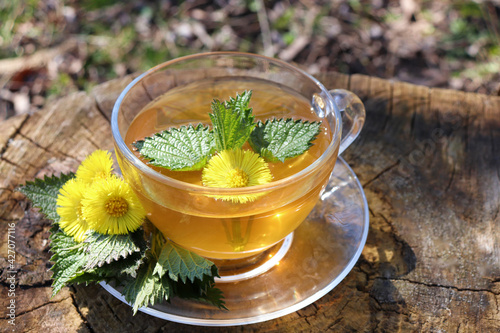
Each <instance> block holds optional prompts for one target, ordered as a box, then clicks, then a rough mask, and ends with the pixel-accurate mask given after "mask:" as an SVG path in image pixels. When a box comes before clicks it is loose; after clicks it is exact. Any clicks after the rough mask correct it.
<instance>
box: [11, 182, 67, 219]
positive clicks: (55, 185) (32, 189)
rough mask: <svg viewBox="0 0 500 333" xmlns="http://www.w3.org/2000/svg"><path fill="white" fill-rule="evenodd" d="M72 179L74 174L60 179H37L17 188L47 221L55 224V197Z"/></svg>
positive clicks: (57, 216) (56, 216) (56, 217)
mask: <svg viewBox="0 0 500 333" xmlns="http://www.w3.org/2000/svg"><path fill="white" fill-rule="evenodd" d="M73 177H75V174H74V173H70V174H67V175H66V174H61V176H60V177H56V176H51V177H48V176H45V177H44V179H38V178H37V179H35V180H34V181H32V182H26V185H21V186H19V187H18V190H19V191H20V192H21V193H23V194H24V195H26V196H27V197H28V199H30V200H31V202H32V203H33V206H34V207H38V208H40V209H41V211H42V213H43V214H45V216H46V217H47V218H48V219H50V220H52V221H53V222H54V223H57V222H59V215H58V214H57V212H56V208H57V205H56V202H57V195H58V194H59V190H60V189H61V187H62V186H63V185H64V184H65V183H66V182H67V181H68V180H70V179H71V178H73Z"/></svg>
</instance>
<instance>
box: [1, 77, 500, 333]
mask: <svg viewBox="0 0 500 333" xmlns="http://www.w3.org/2000/svg"><path fill="white" fill-rule="evenodd" d="M318 78H319V79H320V81H322V82H323V83H324V84H325V86H326V87H327V88H329V89H333V88H345V89H348V90H351V91H353V92H354V93H356V94H358V96H359V97H360V98H361V99H362V100H363V102H364V103H365V106H366V110H367V119H366V124H365V127H364V129H363V131H362V134H361V135H360V137H359V138H358V139H357V140H356V141H355V143H354V144H353V145H352V146H351V147H350V148H349V149H348V150H347V151H346V152H345V153H344V154H343V157H344V159H345V160H346V161H347V162H348V163H349V164H350V165H351V166H352V168H353V169H354V171H355V172H356V174H357V175H358V177H359V179H360V181H361V183H362V185H363V187H364V190H365V193H366V196H367V199H368V204H369V207H370V230H369V236H368V240H367V243H366V246H365V248H364V250H363V253H362V256H361V258H360V259H359V261H358V263H357V264H356V266H355V267H354V269H353V270H352V271H351V272H350V273H349V274H348V275H347V277H346V278H345V279H344V280H343V281H342V282H341V283H340V284H339V285H338V286H337V287H336V288H335V289H333V290H332V291H331V292H330V293H328V294H327V295H326V296H324V297H322V298H321V299H319V300H318V301H316V302H315V303H313V304H312V305H309V306H307V307H305V308H303V309H302V310H299V311H297V312H295V313H293V314H290V315H287V316H285V317H282V318H278V319H275V320H271V321H267V322H263V323H259V324H253V325H248V326H242V327H225V328H207V327H195V326H188V325H182V324H177V323H173V322H168V321H165V320H160V319H157V318H154V317H151V316H148V315H146V314H144V313H138V314H137V315H136V316H132V311H131V308H130V307H129V306H128V305H126V304H124V303H122V302H121V301H119V300H117V299H115V298H114V297H113V296H111V295H110V294H108V293H107V292H106V291H105V290H104V289H102V288H101V287H100V286H77V287H69V288H64V289H63V291H62V292H61V293H59V294H58V295H57V296H56V297H54V298H50V294H51V288H50V285H51V279H50V278H51V272H50V271H49V270H48V269H49V268H50V266H51V265H50V263H49V258H50V253H49V251H48V250H49V241H48V235H49V234H48V230H49V228H50V222H49V221H47V220H45V219H44V218H43V216H42V215H41V214H40V213H38V212H37V211H36V210H32V209H30V205H29V203H28V202H27V200H26V198H25V197H24V196H23V195H22V194H20V193H19V192H16V186H17V185H19V184H23V183H25V181H27V180H33V179H34V178H37V177H43V176H44V175H51V174H59V173H60V172H69V171H75V170H76V167H77V166H78V165H79V163H80V162H81V161H82V160H83V159H84V157H85V156H86V155H87V154H89V153H91V152H92V151H94V150H95V149H98V148H100V149H108V150H109V149H112V147H113V143H112V138H111V129H110V126H109V119H110V114H111V109H112V106H113V104H114V102H115V100H116V98H117V97H118V94H119V93H120V92H121V90H122V89H123V88H124V87H125V86H126V85H127V84H128V83H129V82H130V81H131V79H132V78H131V77H127V78H125V79H120V80H115V81H110V82H108V83H105V84H102V85H99V86H97V87H96V88H94V89H93V91H91V92H90V93H84V92H81V93H76V94H72V95H70V96H67V97H65V98H62V99H60V100H58V101H57V102H55V103H53V104H51V105H49V106H47V107H46V108H45V109H43V110H41V111H38V112H36V113H34V114H31V115H21V116H17V117H13V118H10V119H8V120H6V121H3V122H1V123H0V152H1V159H0V191H1V192H0V232H1V235H2V236H1V240H0V244H1V247H0V252H1V257H0V269H1V271H0V272H1V274H0V280H1V283H2V284H1V288H0V293H1V296H2V297H1V298H0V299H1V301H0V305H1V309H2V310H1V313H2V316H1V319H0V328H1V330H2V331H5V332H10V331H14V332H28V331H35V332H158V331H175V332H202V331H203V332H233V331H259V332H261V331H265V332H300V331H307V332H325V331H332V332H498V331H500V306H499V304H500V259H499V258H500V249H499V244H500V232H499V225H500V214H499V212H500V154H499V152H500V98H498V97H488V96H485V95H478V94H471V93H463V92H457V91H451V90H442V89H429V88H426V87H422V86H415V85H411V84H406V83H400V82H390V81H386V80H381V79H377V78H373V77H367V76H361V75H353V76H345V75H340V74H337V73H326V74H323V75H320V76H318ZM13 237H15V238H13ZM12 244H13V245H12ZM9 249H10V250H11V251H10V252H9ZM12 251H14V252H15V259H14V260H12V259H13V257H12V253H13V252H12ZM9 254H10V255H11V256H10V257H9ZM11 282H12V283H11ZM14 294H15V296H14ZM12 300H14V303H12ZM11 304H15V311H14V313H15V320H14V321H12V319H11V316H9V313H11V312H12V311H11V309H9V307H10V308H12V305H11ZM12 323H14V324H15V325H12Z"/></svg>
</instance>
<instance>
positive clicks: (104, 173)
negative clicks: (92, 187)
mask: <svg viewBox="0 0 500 333" xmlns="http://www.w3.org/2000/svg"><path fill="white" fill-rule="evenodd" d="M111 171H113V160H112V159H111V153H110V152H108V151H105V150H100V149H98V150H96V151H94V152H93V153H92V154H90V155H89V156H87V157H86V158H85V159H84V160H83V162H82V164H80V166H79V167H78V170H76V178H77V179H80V180H82V181H84V182H86V183H88V184H91V183H92V182H93V181H94V180H96V179H103V178H107V177H109V176H111Z"/></svg>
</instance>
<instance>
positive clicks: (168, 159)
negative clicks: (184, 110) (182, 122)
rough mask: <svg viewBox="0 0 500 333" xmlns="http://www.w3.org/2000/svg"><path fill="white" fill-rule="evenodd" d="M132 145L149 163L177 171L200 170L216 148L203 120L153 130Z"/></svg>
mask: <svg viewBox="0 0 500 333" xmlns="http://www.w3.org/2000/svg"><path fill="white" fill-rule="evenodd" d="M134 146H135V147H136V148H137V150H138V151H139V153H140V154H141V155H142V156H143V157H144V158H146V159H147V160H149V163H150V164H151V165H154V166H159V167H164V168H167V169H170V170H176V171H188V170H201V169H202V168H203V167H204V166H205V164H206V163H207V160H208V157H209V156H210V155H212V154H213V152H214V151H215V142H214V137H213V134H212V132H211V131H210V129H209V127H208V126H207V127H204V126H203V125H202V124H198V125H197V126H196V127H194V126H192V125H189V126H187V127H186V126H182V127H180V128H178V129H177V128H172V129H170V131H163V132H160V133H156V134H155V135H153V136H151V137H147V138H145V139H144V140H141V141H137V142H136V143H134Z"/></svg>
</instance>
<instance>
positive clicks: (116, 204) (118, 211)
mask: <svg viewBox="0 0 500 333" xmlns="http://www.w3.org/2000/svg"><path fill="white" fill-rule="evenodd" d="M104 208H105V209H106V213H108V214H109V215H111V216H113V217H122V216H123V215H125V214H126V213H127V211H128V203H127V201H126V200H125V199H123V198H111V199H109V200H108V201H106V204H105V205H104Z"/></svg>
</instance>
